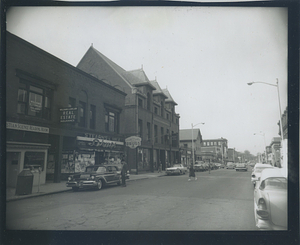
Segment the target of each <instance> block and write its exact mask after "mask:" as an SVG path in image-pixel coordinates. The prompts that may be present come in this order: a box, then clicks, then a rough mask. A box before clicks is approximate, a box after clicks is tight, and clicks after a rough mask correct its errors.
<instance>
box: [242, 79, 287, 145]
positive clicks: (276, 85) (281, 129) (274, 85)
mask: <svg viewBox="0 0 300 245" xmlns="http://www.w3.org/2000/svg"><path fill="white" fill-rule="evenodd" d="M254 83H263V84H267V85H270V86H273V87H277V93H278V103H279V122H280V131H281V141H282V142H283V128H282V121H281V115H282V114H281V105H280V96H279V86H278V78H276V84H272V83H266V82H251V83H247V84H248V85H249V86H250V85H252V84H254Z"/></svg>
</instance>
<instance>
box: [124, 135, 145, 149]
mask: <svg viewBox="0 0 300 245" xmlns="http://www.w3.org/2000/svg"><path fill="white" fill-rule="evenodd" d="M125 143H126V146H128V147H130V148H131V149H135V148H137V147H138V146H140V145H141V144H142V139H141V137H137V136H131V137H128V138H126V139H125Z"/></svg>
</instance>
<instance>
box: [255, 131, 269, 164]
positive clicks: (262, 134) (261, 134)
mask: <svg viewBox="0 0 300 245" xmlns="http://www.w3.org/2000/svg"><path fill="white" fill-rule="evenodd" d="M253 135H260V136H263V137H264V142H265V154H266V159H267V163H268V155H267V145H266V137H265V133H262V132H261V133H260V134H255V133H254V134H253Z"/></svg>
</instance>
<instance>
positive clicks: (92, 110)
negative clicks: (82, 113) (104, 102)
mask: <svg viewBox="0 0 300 245" xmlns="http://www.w3.org/2000/svg"><path fill="white" fill-rule="evenodd" d="M90 128H91V129H95V128H96V106H94V105H90Z"/></svg>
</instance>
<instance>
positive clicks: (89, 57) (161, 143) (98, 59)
mask: <svg viewBox="0 0 300 245" xmlns="http://www.w3.org/2000/svg"><path fill="white" fill-rule="evenodd" d="M77 67H78V68H79V69H81V70H83V71H85V72H86V73H89V74H91V75H92V76H95V77H97V78H98V79H99V80H102V81H104V82H106V83H108V84H110V85H112V86H113V87H116V88H119V89H120V90H122V91H124V92H125V93H126V99H125V107H124V116H125V118H124V124H125V129H126V130H125V134H124V135H125V137H132V136H137V137H140V138H141V144H140V145H139V146H138V147H137V148H136V149H131V148H128V147H127V148H126V154H127V162H128V166H129V169H130V170H131V172H136V173H138V172H140V171H154V170H156V169H157V168H158V165H159V164H161V165H162V169H163V170H164V169H165V168H166V167H168V166H170V165H172V164H174V163H175V162H177V161H179V115H178V114H177V113H176V112H175V106H176V105H177V104H176V102H175V101H174V100H173V98H172V97H171V95H170V93H169V91H168V90H167V89H163V90H162V89H161V88H160V86H159V85H158V83H157V81H156V80H154V81H150V80H149V79H148V77H147V75H146V74H145V72H144V70H143V68H141V69H137V70H132V71H126V70H124V69H123V68H122V67H120V66H119V65H117V64H116V63H114V62H113V61H111V60H110V59H109V58H107V57H106V56H104V55H103V54H102V53H100V52H99V51H98V50H96V49H95V48H94V47H93V46H91V47H90V48H89V49H88V50H87V52H86V54H85V55H84V56H83V58H82V59H81V61H80V62H79V64H78V65H77Z"/></svg>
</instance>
